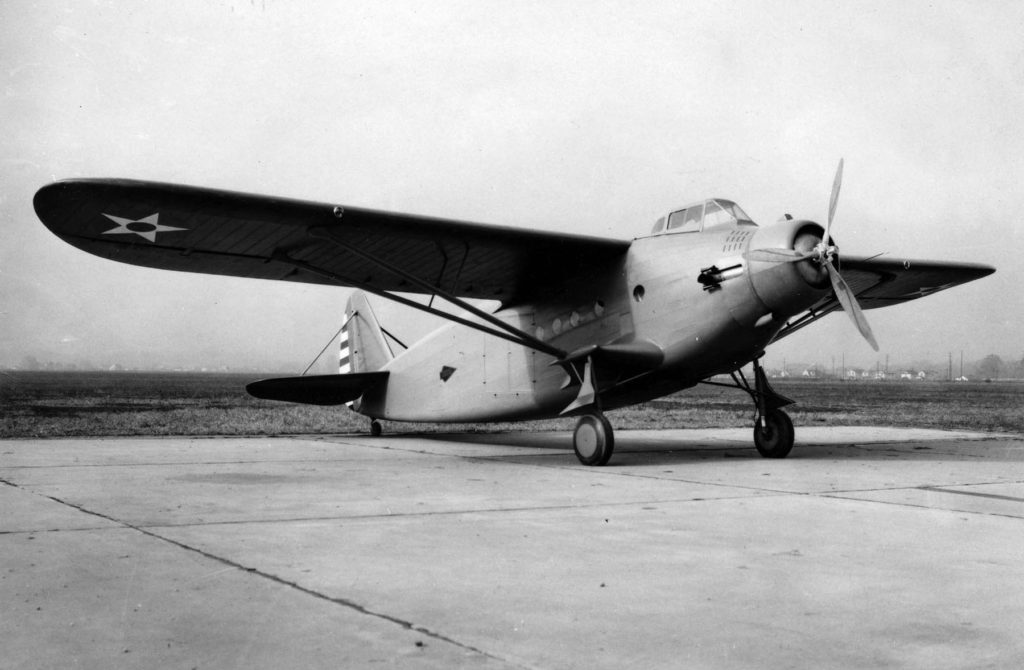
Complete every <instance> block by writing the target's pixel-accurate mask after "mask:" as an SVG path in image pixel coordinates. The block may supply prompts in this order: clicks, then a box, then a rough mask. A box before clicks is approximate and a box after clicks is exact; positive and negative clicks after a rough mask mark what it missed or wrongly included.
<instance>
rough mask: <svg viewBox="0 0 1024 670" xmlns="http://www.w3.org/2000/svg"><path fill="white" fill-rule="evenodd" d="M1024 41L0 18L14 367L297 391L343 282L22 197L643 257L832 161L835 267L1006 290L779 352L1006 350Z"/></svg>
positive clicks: (1008, 36) (737, 19) (362, 10)
mask: <svg viewBox="0 0 1024 670" xmlns="http://www.w3.org/2000/svg"><path fill="white" fill-rule="evenodd" d="M836 5H839V6H836ZM1022 29H1024V3H1019V2H1012V1H1008V2H984V3H982V2H974V3H963V2H931V3H925V2H906V3H895V2H891V0H886V1H884V2H878V3H868V2H857V3H821V2H805V3H801V2H785V3H782V2H779V3H763V2H749V3H746V2H719V1H715V2H706V3H704V2H685V3H681V2H678V1H672V2H663V3H655V2H644V3H635V2H552V1H550V0H545V1H543V2H509V1H507V0H505V1H502V2H482V1H480V0H474V1H471V2H430V3H423V2H408V3H403V2H389V3H381V2H365V3H363V2H333V1H332V2H322V3H313V2H301V3H300V2H294V3H284V2H276V1H274V0H265V1H264V0H255V1H254V2H250V1H249V0H245V1H242V0H235V1H234V2H231V1H228V0H225V1H223V2H211V1H209V0H204V1H192V2H181V1H176V2H166V3H155V2H154V3H144V4H143V3H135V2H121V3H117V2H84V1H76V2H3V3H0V64H2V66H3V67H2V71H0V76H2V78H3V106H2V107H0V119H2V121H3V128H4V130H3V132H2V133H0V147H2V150H0V161H2V162H0V219H2V225H3V233H4V234H3V242H2V243H0V365H5V364H6V365H10V364H17V363H19V362H20V361H21V360H22V358H23V357H24V356H26V355H33V356H36V357H37V358H39V359H40V360H48V359H52V360H58V361H72V360H82V359H90V360H92V361H94V362H96V363H103V364H109V363H112V362H121V363H122V364H125V365H152V366H155V365H158V364H176V365H181V364H196V365H208V366H220V365H228V366H261V367H264V368H265V369H268V370H271V369H273V370H280V369H286V370H295V371H296V372H299V371H301V369H302V367H304V366H305V364H306V363H307V362H308V361H309V360H310V359H311V358H312V357H313V356H315V355H316V353H317V352H318V351H319V350H320V348H321V347H322V346H323V345H324V343H325V342H326V341H327V340H328V338H329V337H330V336H331V335H332V334H333V333H334V332H335V331H336V330H337V328H338V326H339V325H340V321H341V311H342V309H343V306H344V302H345V299H346V297H347V294H348V292H347V290H345V289H332V288H325V287H312V286H302V285H295V284H283V283H273V282H261V281H252V280H241V279H232V278H214V277H203V276H199V275H188V274H181V273H171V272H165V271H156V270H149V269H144V268H137V267H132V266H126V265H121V264H117V263H112V262H109V261H105V260H102V259H99V258H96V257H93V256H91V255H88V254H86V253H84V252H81V251H78V250H77V249H74V248H72V247H70V246H68V245H66V244H64V243H63V242H61V241H60V240H58V239H57V238H56V237H54V236H53V235H52V234H51V233H49V231H47V230H46V229H45V228H44V227H43V226H42V224H40V223H39V221H38V220H37V218H36V217H35V214H34V212H33V210H32V204H31V201H32V195H33V194H34V192H35V191H36V189H38V188H39V187H40V186H42V185H44V184H46V183H48V182H50V181H53V180H55V179H64V178H71V177H128V178H135V179H150V180H159V181H168V182H180V183H187V184H195V185H203V186H211V187H217V188H227V189H234V190H241V191H249V192H256V193H267V194H274V195H281V196H288V197H295V198H303V199H311V200H320V201H326V202H339V203H344V204H349V205H361V206H368V207H374V208H380V209H393V210H398V211H405V212H414V213H422V214H431V215H438V216H443V217H449V218H456V219H467V220H473V221H480V222H487V223H496V224H503V225H511V226H522V227H529V228H546V229H553V230H564V231H573V232H580V233H588V234H595V235H606V236H611V237H616V238H632V237H634V236H636V235H640V234H645V233H646V232H648V231H649V230H650V227H651V225H652V223H653V221H654V220H655V219H656V218H657V217H658V216H660V215H661V214H664V213H665V212H667V211H669V210H670V209H672V208H673V207H676V206H678V205H681V204H685V203H687V202H690V201H693V200H698V199H702V198H705V197H710V196H720V197H726V198H730V199H733V200H736V201H737V202H739V203H740V204H741V206H742V207H744V208H745V209H746V210H747V211H748V213H750V214H751V215H752V216H753V218H754V219H755V220H757V221H759V222H761V223H762V224H767V223H771V222H773V221H775V220H776V219H777V218H778V217H779V216H780V215H781V214H782V213H783V212H790V213H792V214H794V215H796V216H798V217H808V218H818V219H820V218H821V217H823V216H824V215H825V210H826V208H827V203H828V194H829V193H828V192H829V188H830V186H831V181H832V175H833V172H834V170H835V166H836V162H837V161H838V159H839V157H841V156H842V157H844V158H845V160H846V170H845V175H844V183H843V193H842V198H841V201H840V204H839V210H838V214H837V224H836V226H837V227H836V228H835V231H834V232H835V236H836V238H837V239H838V241H839V243H840V246H841V247H842V249H843V250H844V251H847V252H849V253H857V254H875V253H880V252H886V253H888V254H889V255H892V256H899V257H911V258H934V259H944V260H963V261H973V262H982V263H988V264H991V265H994V266H996V267H997V269H998V272H997V273H996V274H995V275H993V276H991V277H988V278H985V279H982V280H980V281H977V282H974V283H972V284H968V285H966V286H963V287H959V288H956V289H953V290H951V291H948V292H944V293H941V294H939V295H936V296H932V297H929V298H926V299H924V300H920V301H916V302H914V303H909V304H907V305H904V306H902V307H893V308H888V309H882V310H872V311H870V312H868V313H867V315H868V317H869V319H870V321H871V323H872V325H873V327H874V330H875V334H876V336H877V338H878V340H879V342H880V343H881V347H882V353H881V354H880V355H876V354H875V353H874V352H873V351H871V349H870V348H869V347H868V345H867V344H865V343H863V342H862V341H861V340H860V338H859V335H857V333H856V331H855V330H854V329H853V327H852V325H850V324H849V322H848V321H847V319H846V317H845V316H843V315H842V314H837V315H833V316H830V317H828V318H826V319H824V320H823V321H822V322H820V323H818V324H815V325H814V326H812V327H810V328H807V329H805V330H803V331H801V332H800V333H798V334H797V335H794V336H793V337H791V338H789V339H787V340H786V341H784V342H782V343H780V344H779V345H776V346H775V347H773V348H772V349H771V350H770V351H769V361H772V360H775V361H781V359H782V358H784V357H787V358H788V359H789V360H801V361H812V362H813V361H815V360H820V361H821V362H824V363H825V364H826V365H827V364H828V363H829V361H830V359H831V357H832V356H835V357H836V359H837V361H838V360H839V357H840V356H841V355H842V354H843V353H845V355H846V360H847V362H848V363H851V364H860V365H865V366H873V365H874V363H875V361H876V360H883V361H884V357H885V356H886V355H887V354H888V355H890V356H891V357H892V359H893V361H899V360H908V359H917V358H932V359H936V360H945V358H946V355H947V353H948V352H950V351H952V352H954V356H955V357H958V356H959V352H960V351H961V350H963V351H964V355H965V357H966V358H968V359H975V358H981V357H982V356H984V355H986V354H989V353H997V354H1000V355H1002V356H1004V357H1008V358H1012V359H1014V360H1016V359H1019V358H1020V357H1021V356H1022V355H1024V343H1022V339H1021V326H1022V325H1024V324H1022V315H1024V298H1022V287H1024V276H1022V274H1024V273H1022V271H1021V263H1020V262H1019V260H1018V258H1019V256H1020V254H1021V252H1022V247H1024V235H1022V233H1021V232H1020V229H1021V226H1022V225H1024V222H1022V221H1021V220H1020V219H1021V213H1022V211H1024V133H1022V132H1021V126H1020V124H1021V119H1022V118H1024V47H1022V44H1024V40H1021V38H1020V35H1021V32H1022ZM376 304H380V301H379V300H378V301H377V303H376ZM378 314H379V315H382V316H384V317H385V319H387V320H388V321H389V322H390V323H391V324H392V325H393V330H395V331H396V334H400V335H401V334H404V335H406V337H407V338H408V339H415V335H416V334H415V333H414V332H411V331H412V329H411V327H410V326H409V323H411V322H409V321H408V320H407V319H405V318H403V312H402V309H401V308H398V309H396V308H385V306H383V305H381V307H380V308H379V309H378ZM403 326H404V327H405V331H406V332H404V333H403Z"/></svg>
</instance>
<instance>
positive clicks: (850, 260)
mask: <svg viewBox="0 0 1024 670" xmlns="http://www.w3.org/2000/svg"><path fill="white" fill-rule="evenodd" d="M838 268H839V274H841V275H842V276H843V279H844V280H845V281H846V283H847V284H848V285H849V286H850V289H851V290H852V291H853V293H854V294H855V295H856V296H857V302H858V303H859V304H860V306H861V308H862V309H876V308H878V307H886V306H888V305H896V304H899V303H901V302H906V301H908V300H915V299H917V298H923V297H924V296H926V295H931V294H932V293H937V292H939V291H944V290H945V289H947V288H952V287H954V286H957V285H959V284H965V283H967V282H969V281H974V280H975V279H980V278H982V277H984V276H986V275H990V274H992V273H993V272H995V268H993V267H990V266H988V265H981V264H979V263H951V262H947V261H926V260H903V259H896V258H877V257H863V256H847V255H843V256H841V257H840V258H839V263H838ZM836 310H842V307H841V306H840V305H839V301H838V300H836V297H835V295H834V294H833V295H830V296H828V297H827V298H823V299H822V300H821V301H819V302H818V303H817V304H816V305H814V306H813V307H812V308H811V309H810V310H808V312H807V313H805V314H803V315H801V316H799V317H798V318H796V319H793V320H792V321H790V323H789V324H787V325H786V327H784V328H783V329H782V330H781V331H780V332H779V334H778V335H776V337H775V341H778V340H780V339H782V338H783V337H785V336H786V335H790V334H792V333H794V332H796V331H797V330H799V329H800V328H803V327H804V326H806V325H808V324H810V323H812V322H814V321H816V320H818V319H820V318H821V317H823V316H825V315H826V314H829V313H831V312H834V311H836Z"/></svg>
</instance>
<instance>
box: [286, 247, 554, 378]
mask: <svg viewBox="0 0 1024 670" xmlns="http://www.w3.org/2000/svg"><path fill="white" fill-rule="evenodd" d="M271 258H272V260H275V261H277V262H279V263H284V264H285V265H290V266H292V267H294V268H296V269H299V270H305V271H306V272H311V273H313V274H315V275H319V276H321V277H323V278H325V279H329V280H331V281H333V282H335V283H336V284H338V285H339V286H354V287H356V288H359V289H362V290H364V291H366V292H367V293H372V294H374V295H379V296H380V297H382V298H386V299H388V300H393V301H394V302H397V303H398V304H400V305H405V306H406V307H412V308H413V309H418V310H420V311H421V312H426V313H427V314H432V315H434V316H439V317H441V318H443V319H447V320H449V321H454V322H455V323H458V324H460V325H463V326H466V327H467V328H473V329H474V330H479V331H480V332H482V333H487V334H488V335H493V336H494V337H500V338H501V339H503V340H508V341H509V342H512V343H514V344H518V345H520V346H523V347H527V348H528V349H535V350H537V351H540V352H541V353H544V354H548V355H549V356H554V357H555V358H558V359H562V358H565V356H566V352H565V351H563V350H562V349H559V348H557V347H553V346H551V345H550V344H547V343H546V342H542V341H541V340H537V339H536V338H534V337H531V336H529V335H527V334H526V333H523V332H522V331H520V330H518V329H516V328H512V327H511V326H508V328H506V329H511V333H506V332H502V331H501V330H497V329H495V328H490V327H488V326H487V325H485V324H482V323H478V322H476V321H470V320H469V319H464V318H462V317H460V316H455V315H454V314H450V313H448V312H445V311H443V310H440V309H437V308H436V307H431V306H430V305H424V304H422V303H419V302H416V301H415V300H410V299H409V298H406V297H404V296H401V295H398V294H395V293H391V292H389V291H386V290H384V289H381V288H378V287H376V286H371V285H370V284H367V283H365V282H361V281H359V280H357V279H352V278H351V277H342V276H341V275H338V274H335V273H334V272H331V271H329V270H324V269H323V268H319V267H317V266H315V265H311V264H309V263H306V262H303V261H300V260H297V259H295V258H292V257H291V256H289V255H288V254H286V253H284V252H282V251H277V252H275V253H274V254H273V256H272V257H271ZM400 276H401V275H400ZM438 295H440V296H441V297H442V298H446V295H445V293H443V292H438ZM446 299H447V298H446ZM459 302H461V301H459ZM470 311H476V312H479V311H480V310H477V309H476V308H472V309H471V310H470ZM481 313H482V314H485V315H486V316H488V317H490V318H489V319H487V320H488V321H490V320H491V319H494V317H492V316H491V315H490V314H487V313H486V312H481ZM495 320H497V319H495ZM502 325H503V326H507V324H504V323H502Z"/></svg>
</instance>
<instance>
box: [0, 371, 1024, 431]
mask: <svg viewBox="0 0 1024 670" xmlns="http://www.w3.org/2000/svg"><path fill="white" fill-rule="evenodd" d="M256 377H257V375H241V374H212V373H158V372H120V373H117V372H0V408H2V416H0V437H8V438H10V437H70V436H111V435H295V434H315V433H349V432H362V431H365V430H367V427H368V419H366V417H363V416H360V415H357V414H355V413H353V412H351V411H349V410H348V409H346V408H344V407H340V408H339V407H314V406H308V405H293V404H289V403H278V402H270V401H264V400H258V399H256V398H252V397H250V396H249V395H248V394H246V392H245V388H244V386H245V384H246V383H247V382H250V381H252V380H253V379H255V378H256ZM774 385H775V388H776V390H778V391H779V392H780V393H782V394H783V395H786V396H788V397H790V398H793V399H794V400H796V401H797V404H796V405H793V406H791V407H788V408H786V409H787V411H788V412H789V413H790V415H791V416H792V418H793V423H794V424H796V425H797V426H798V427H799V426H801V425H817V426H820V425H848V426H849V425H878V426H907V427H927V428H958V429H965V430H977V431H993V432H1014V433H1024V384H1020V383H1009V382H1005V383H960V384H950V383H945V382H917V381H900V382H897V381H891V382H852V383H851V382H827V381H785V382H783V381H779V382H776V383H775V384H774ZM608 417H609V419H610V420H611V422H612V424H613V425H614V426H615V427H616V428H620V429H629V428H714V427H730V426H750V425H752V421H753V409H752V405H751V403H750V400H749V398H748V397H747V395H746V394H744V393H742V392H740V391H737V390H735V389H724V388H718V387H713V386H699V387H697V388H695V389H690V390H688V391H685V392H682V393H679V394H676V395H673V396H669V397H666V398H663V399H661V400H656V401H653V402H649V403H645V404H643V405H638V406H635V407H631V408H626V409H621V410H616V411H614V412H609V414H608ZM572 425H573V420H572V419H555V420H550V421H534V422H527V423H520V424H464V425H458V426H452V425H451V424H400V423H390V424H388V423H386V424H385V430H387V431H389V432H423V431H444V432H452V431H462V432H471V431H472V432H482V431H487V432H490V431H502V430H509V429H515V430H565V431H569V430H571V429H572Z"/></svg>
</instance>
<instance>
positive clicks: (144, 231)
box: [103, 212, 188, 242]
mask: <svg viewBox="0 0 1024 670" xmlns="http://www.w3.org/2000/svg"><path fill="white" fill-rule="evenodd" d="M103 216H105V217H107V218H108V219H110V220H111V221H113V222H114V223H116V224H117V227H116V228H111V229H110V230H104V231H103V234H104V235H138V236H139V237H142V238H145V239H147V240H149V241H150V242H156V234H157V233H166V232H168V231H172V230H188V228H176V227H175V226H164V225H161V224H160V222H159V218H160V212H157V213H156V214H150V215H149V216H147V217H146V218H144V219H126V218H124V217H123V216H114V215H113V214H104V215H103Z"/></svg>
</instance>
